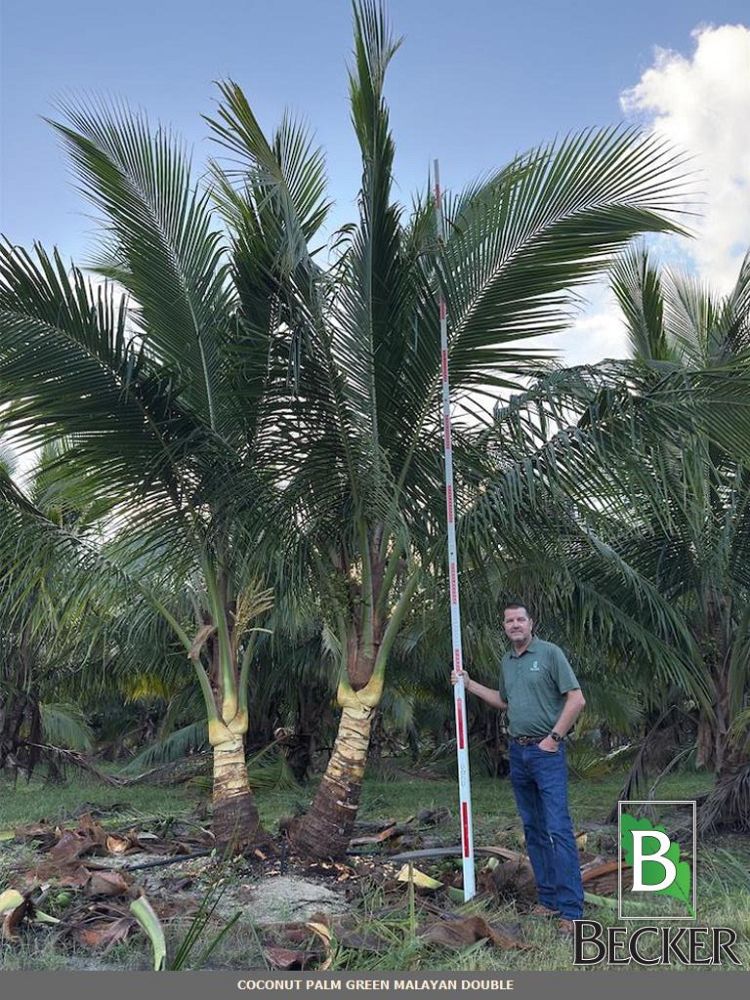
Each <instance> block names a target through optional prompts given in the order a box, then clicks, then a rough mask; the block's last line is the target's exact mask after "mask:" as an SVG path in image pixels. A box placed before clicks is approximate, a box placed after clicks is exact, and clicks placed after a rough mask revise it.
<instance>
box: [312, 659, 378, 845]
mask: <svg viewBox="0 0 750 1000" xmlns="http://www.w3.org/2000/svg"><path fill="white" fill-rule="evenodd" d="M381 694H382V682H376V678H373V679H372V681H370V683H368V685H367V687H365V688H363V689H362V690H361V691H356V692H355V691H352V689H351V688H349V687H348V685H346V686H344V685H342V687H341V688H339V703H340V704H341V705H342V711H341V721H340V722H339V730H338V735H337V736H336V742H335V743H334V746H333V753H332V754H331V759H330V761H329V762H328V767H327V768H326V772H325V774H324V775H323V777H322V779H321V782H320V785H319V786H318V791H317V793H316V795H315V798H314V799H313V802H312V805H311V806H310V809H309V810H308V811H307V813H306V814H305V816H304V817H303V818H302V819H301V820H300V822H299V824H298V825H297V827H296V829H294V831H293V832H292V842H293V844H294V847H295V849H296V850H297V851H298V852H299V853H300V854H305V855H308V856H310V857H315V858H324V857H340V856H341V855H343V854H344V853H345V851H346V848H347V846H348V844H349V841H350V840H351V837H352V831H353V829H354V823H355V821H356V818H357V810H358V808H359V797H360V793H361V791H362V779H363V777H364V773H365V764H366V763H367V750H368V746H369V743H370V730H371V728H372V722H373V717H374V715H375V712H376V710H377V706H378V704H379V702H380V696H381Z"/></svg>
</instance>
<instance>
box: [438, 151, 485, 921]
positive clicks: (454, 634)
mask: <svg viewBox="0 0 750 1000" xmlns="http://www.w3.org/2000/svg"><path fill="white" fill-rule="evenodd" d="M435 211H436V214H437V234H438V243H439V244H440V245H441V246H442V244H443V241H444V239H445V223H444V219H443V196H442V192H441V190H440V170H439V167H438V161H437V160H435ZM438 295H439V298H438V308H439V309H440V365H441V370H442V376H443V441H444V444H445V509H446V513H447V515H448V578H449V580H450V597H451V638H452V640H453V667H454V669H455V670H457V671H460V670H461V669H462V668H463V650H462V646H461V605H460V603H459V598H458V555H457V552H456V509H455V502H454V491H453V444H452V437H451V397H450V382H449V380H448V310H447V308H446V305H445V296H444V295H443V290H442V288H441V287H440V286H438ZM453 703H454V707H455V710H456V753H457V755H458V794H459V800H460V810H461V855H462V861H463V869H464V872H463V874H464V901H468V900H469V899H471V898H472V897H473V896H474V895H475V893H476V884H475V881H474V828H473V825H472V818H471V777H470V776H469V738H468V737H469V734H468V726H467V722H466V720H467V715H466V691H465V689H464V681H463V677H461V678H460V679H459V681H458V683H457V684H455V685H454V687H453Z"/></svg>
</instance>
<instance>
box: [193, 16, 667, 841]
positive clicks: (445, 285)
mask: <svg viewBox="0 0 750 1000" xmlns="http://www.w3.org/2000/svg"><path fill="white" fill-rule="evenodd" d="M354 23H355V32H354V62H353V67H352V70H351V73H350V97H351V109H352V121H353V124H354V129H355V134H356V137H357V140H358V142H359V146H360V149H361V153H362V185H361V189H360V192H359V198H358V201H359V218H358V220H357V222H356V223H354V224H352V225H350V226H347V227H345V228H344V229H343V230H342V231H341V232H340V233H339V234H338V235H337V239H336V243H335V247H334V253H333V262H332V263H331V264H330V265H329V266H327V267H325V268H323V267H320V266H318V265H317V264H316V263H315V260H314V257H313V255H312V253H311V252H310V250H309V247H311V246H312V245H314V244H312V243H311V240H310V236H309V232H308V230H309V229H310V225H309V221H310V218H311V216H312V215H313V207H314V206H315V205H316V204H317V203H318V201H319V200H320V199H321V198H322V191H321V190H320V189H312V188H311V187H310V183H309V174H310V171H309V170H308V167H307V162H308V161H306V159H305V154H306V152H307V151H306V150H305V149H304V148H301V147H300V148H298V149H297V150H296V156H294V157H292V156H290V155H289V144H288V143H285V144H281V145H280V144H278V143H276V144H274V143H268V142H267V141H266V140H265V139H264V137H263V134H262V132H261V130H260V128H259V127H258V124H257V121H256V119H255V117H254V116H253V113H252V111H251V109H250V107H249V105H248V103H247V101H246V100H245V97H244V95H243V94H242V91H241V90H240V89H239V87H237V86H236V85H234V84H227V85H225V86H224V87H223V90H222V92H223V97H224V101H223V103H222V105H221V107H220V109H219V113H218V114H217V115H216V116H215V118H214V119H213V120H212V121H211V123H210V124H211V126H212V128H213V131H214V136H215V138H216V139H217V140H218V141H219V142H220V143H222V144H223V146H224V147H226V148H227V149H228V150H229V151H230V152H231V153H232V156H233V161H234V163H233V167H232V170H231V171H230V170H222V168H221V167H220V166H215V168H214V178H215V181H216V186H217V191H218V193H219V196H220V200H221V204H222V207H223V210H224V213H225V218H226V220H227V223H228V226H229V228H230V229H231V230H232V231H233V232H235V233H238V234H239V239H238V246H240V247H241V252H242V254H244V257H243V261H244V264H243V273H245V274H246V275H248V276H251V275H255V276H256V280H257V277H259V276H260V275H261V274H262V275H263V276H265V275H266V274H267V273H269V272H270V273H271V274H272V275H273V280H274V281H275V283H276V286H277V296H276V299H275V301H276V302H277V305H278V318H279V326H280V328H281V329H283V330H284V331H285V332H286V333H287V335H288V337H289V339H290V341H291V343H292V344H293V347H294V354H293V362H294V363H293V365H291V366H290V380H289V381H290V384H291V385H292V388H293V390H294V391H293V394H292V396H291V397H290V401H289V406H288V411H287V412H286V413H285V414H283V415H280V418H279V430H280V431H281V436H280V440H279V447H278V449H277V459H278V470H279V497H278V508H277V509H278V514H277V515H276V519H277V521H279V522H280V523H281V524H282V525H284V527H285V528H286V529H287V530H286V537H285V538H284V539H283V540H282V541H281V542H280V544H279V547H278V549H277V550H276V564H277V567H278V570H279V572H280V573H281V574H282V575H283V577H284V580H285V582H288V581H289V580H292V581H298V583H299V586H300V587H308V588H309V587H311V588H312V589H314V590H315V591H316V592H317V593H318V594H319V600H320V609H321V615H322V617H323V618H324V621H325V636H326V642H327V644H328V647H329V648H330V649H331V650H333V652H334V653H335V656H336V658H337V660H338V664H339V669H340V683H339V687H338V703H339V707H340V709H341V721H340V726H339V733H338V737H337V739H336V742H335V745H334V748H333V753H332V756H331V759H330V764H329V766H328V769H327V771H326V773H325V775H324V776H323V778H322V781H321V783H320V786H319V788H318V791H317V794H316V796H315V799H314V801H313V804H312V807H311V809H310V811H309V812H308V813H307V814H306V816H305V817H304V818H303V819H302V820H301V821H300V823H299V824H298V826H297V828H296V831H295V833H294V839H295V842H296V845H297V847H298V848H299V849H300V850H303V851H305V852H308V853H312V854H318V855H330V854H338V853H341V852H342V851H343V850H344V849H345V847H346V845H347V843H348V840H349V838H350V835H351V830H352V826H353V823H354V820H355V817H356V813H357V808H358V802H359V795H360V789H361V785H362V777H363V774H364V769H365V762H366V757H367V747H368V742H369V737H370V730H371V726H372V721H373V716H374V713H375V712H376V710H377V706H378V704H379V702H380V699H381V696H382V693H383V687H384V683H385V678H386V670H387V665H388V659H389V656H390V654H391V651H392V649H393V644H394V641H395V640H396V638H397V635H398V633H399V630H400V628H401V627H402V625H403V622H404V620H405V618H406V616H407V614H408V612H409V609H410V607H411V606H412V603H413V601H414V600H415V598H417V597H418V596H419V593H420V590H421V589H422V588H423V587H424V586H425V575H426V574H429V573H430V572H431V570H432V568H433V567H434V566H435V565H436V564H437V562H438V560H439V559H440V558H441V553H442V551H443V547H444V541H443V538H444V527H443V526H444V507H443V495H442V446H441V442H442V420H441V418H440V415H439V403H438V390H439V386H440V380H441V357H440V349H439V325H438V306H437V301H438V290H439V289H441V288H442V291H443V293H444V295H445V297H446V300H447V304H448V316H449V342H450V346H449V361H450V368H451V382H452V389H453V393H454V400H455V402H456V404H457V405H458V406H459V407H460V408H462V412H463V415H464V418H465V419H463V420H461V419H459V420H458V423H457V427H456V429H455V432H454V439H453V446H454V452H455V461H456V466H457V469H458V471H459V478H460V481H461V483H462V487H461V488H462V490H463V491H464V493H462V494H461V495H459V496H458V497H457V499H458V502H459V503H460V502H461V501H462V500H463V499H464V497H465V494H466V492H468V493H469V494H470V495H471V494H472V491H474V490H476V489H477V488H481V481H482V479H483V477H485V476H486V475H488V474H489V471H490V469H489V466H488V463H486V462H485V457H486V456H484V455H483V454H482V453H481V451H480V450H479V449H477V448H476V447H475V446H474V444H473V442H472V435H471V434H470V432H469V430H468V425H469V423H470V422H472V421H473V422H474V424H476V422H477V421H480V422H481V421H483V420H484V421H487V420H488V419H489V418H488V417H487V414H486V412H485V411H484V408H483V405H482V399H486V398H487V397H488V396H489V397H490V398H491V399H493V400H494V399H496V398H497V396H498V395H499V394H500V393H501V392H503V391H505V390H507V389H508V388H509V387H512V386H513V385H515V384H516V380H517V378H518V376H520V375H523V374H527V373H529V372H530V371H532V370H533V369H534V368H535V367H536V368H538V365H539V354H538V353H537V352H535V351H534V350H533V348H532V347H530V346H529V338H532V337H535V336H539V335H542V334H548V333H553V332H555V331H558V330H560V329H562V328H563V327H564V326H565V324H566V322H567V319H568V315H567V308H568V306H570V305H571V304H572V301H573V299H572V296H573V294H574V290H575V289H576V288H577V287H578V286H580V285H581V284H582V283H585V282H586V281H587V280H589V279H590V278H591V277H592V275H594V274H595V273H596V272H597V271H598V270H599V269H600V268H601V267H602V265H603V264H604V262H605V261H607V260H608V259H609V258H610V257H611V255H612V254H613V253H615V252H616V251H618V250H619V249H621V248H622V247H623V246H624V245H625V244H627V242H628V241H629V240H630V239H631V237H633V235H634V234H636V233H638V232H640V231H645V230H655V231H668V230H672V229H674V228H675V224H674V222H673V221H671V220H670V217H669V216H670V209H671V208H672V207H673V206H675V205H676V204H677V199H678V197H679V191H678V189H679V187H680V184H681V181H680V179H679V177H678V176H677V172H676V171H675V169H674V168H675V159H674V157H673V155H672V154H671V153H670V151H669V150H668V149H667V148H666V147H665V146H664V145H662V144H661V143H660V142H659V140H658V139H655V138H653V137H648V136H643V135H640V134H639V133H637V132H636V131H632V130H622V129H618V128H615V129H605V130H601V131H593V130H592V131H588V132H585V133H581V134H579V135H575V136H572V137H570V138H568V139H565V140H563V141H561V142H556V143H551V144H548V145H545V146H541V147H539V148H538V149H534V150H532V151H531V152H529V153H527V154H525V155H522V156H519V157H518V158H516V159H515V160H513V161H512V162H511V163H510V164H508V165H507V166H506V167H504V168H503V169H501V170H499V171H498V172H497V173H496V174H494V175H492V176H491V177H490V178H489V179H487V180H485V181H483V182H482V183H479V184H476V185H473V186H471V187H469V188H468V189H467V190H466V191H465V192H464V193H463V194H462V195H460V196H459V197H456V198H449V199H448V201H447V212H446V215H447V235H446V238H445V242H444V243H439V242H438V239H437V233H436V223H435V212H434V204H433V201H432V198H431V196H430V195H429V194H426V195H424V196H423V197H421V198H417V199H416V201H415V203H414V207H413V210H412V212H411V214H410V215H408V216H407V214H406V212H405V211H404V210H403V209H402V207H401V206H400V205H399V204H398V203H397V202H395V201H394V200H393V197H392V193H391V188H392V172H393V163H394V142H393V138H392V135H391V130H390V124H389V115H388V108H387V105H386V102H385V98H384V85H385V76H386V71H387V68H388V65H389V63H390V61H391V59H392V57H393V56H394V54H395V52H396V50H397V48H398V44H399V43H398V42H397V41H396V40H395V39H394V38H393V37H392V35H391V33H390V31H389V28H388V25H387V23H386V20H385V17H384V15H383V13H382V10H381V9H380V8H379V7H378V6H377V5H376V4H375V3H371V2H362V3H358V4H356V5H355V10H354ZM269 211H270V212H271V213H272V214H274V215H275V223H274V224H272V223H271V222H270V220H269V219H268V215H267V214H266V217H265V221H264V223H263V227H261V225H260V224H259V219H260V218H261V216H262V214H263V213H264V212H265V213H268V212H269ZM665 213H666V214H665ZM261 229H263V232H261ZM269 232H270V233H271V234H272V239H273V246H274V247H275V254H274V255H272V256H270V257H268V256H267V257H266V259H267V260H268V269H267V271H266V270H263V271H259V269H258V268H257V266H256V264H255V263H254V260H253V256H254V253H255V252H257V248H258V247H259V246H261V247H262V246H263V243H264V239H263V237H264V233H269ZM255 300H256V297H255V296H248V298H247V309H248V316H249V315H250V314H251V310H252V306H253V303H254V301H255ZM478 484H480V485H479V486H478Z"/></svg>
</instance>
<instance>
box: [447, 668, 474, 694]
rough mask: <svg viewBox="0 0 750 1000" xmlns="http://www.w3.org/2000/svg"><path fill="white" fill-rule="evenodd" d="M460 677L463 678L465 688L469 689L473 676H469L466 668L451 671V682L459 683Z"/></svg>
mask: <svg viewBox="0 0 750 1000" xmlns="http://www.w3.org/2000/svg"><path fill="white" fill-rule="evenodd" d="M459 677H461V678H462V679H463V682H464V688H465V689H466V690H467V691H468V690H469V685H470V684H471V677H469V675H468V674H467V673H466V671H465V670H453V671H452V672H451V684H458V678H459Z"/></svg>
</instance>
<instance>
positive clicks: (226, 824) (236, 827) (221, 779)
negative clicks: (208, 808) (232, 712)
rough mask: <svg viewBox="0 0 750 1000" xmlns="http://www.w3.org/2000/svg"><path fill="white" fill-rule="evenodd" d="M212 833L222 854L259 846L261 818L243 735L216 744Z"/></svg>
mask: <svg viewBox="0 0 750 1000" xmlns="http://www.w3.org/2000/svg"><path fill="white" fill-rule="evenodd" d="M213 763H214V791H213V810H214V814H213V832H214V837H215V839H216V846H217V847H218V848H219V850H220V851H222V852H229V853H232V854H236V853H240V852H241V851H243V850H245V848H247V847H248V846H251V845H252V844H254V843H256V841H257V839H258V834H259V832H260V817H259V816H258V808H257V806H256V804H255V798H254V796H253V793H252V791H251V790H250V784H249V782H248V778H247V765H246V764H245V745H244V740H243V738H242V736H235V737H233V738H230V739H227V740H224V741H223V742H221V743H217V744H215V745H214V761H213Z"/></svg>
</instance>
